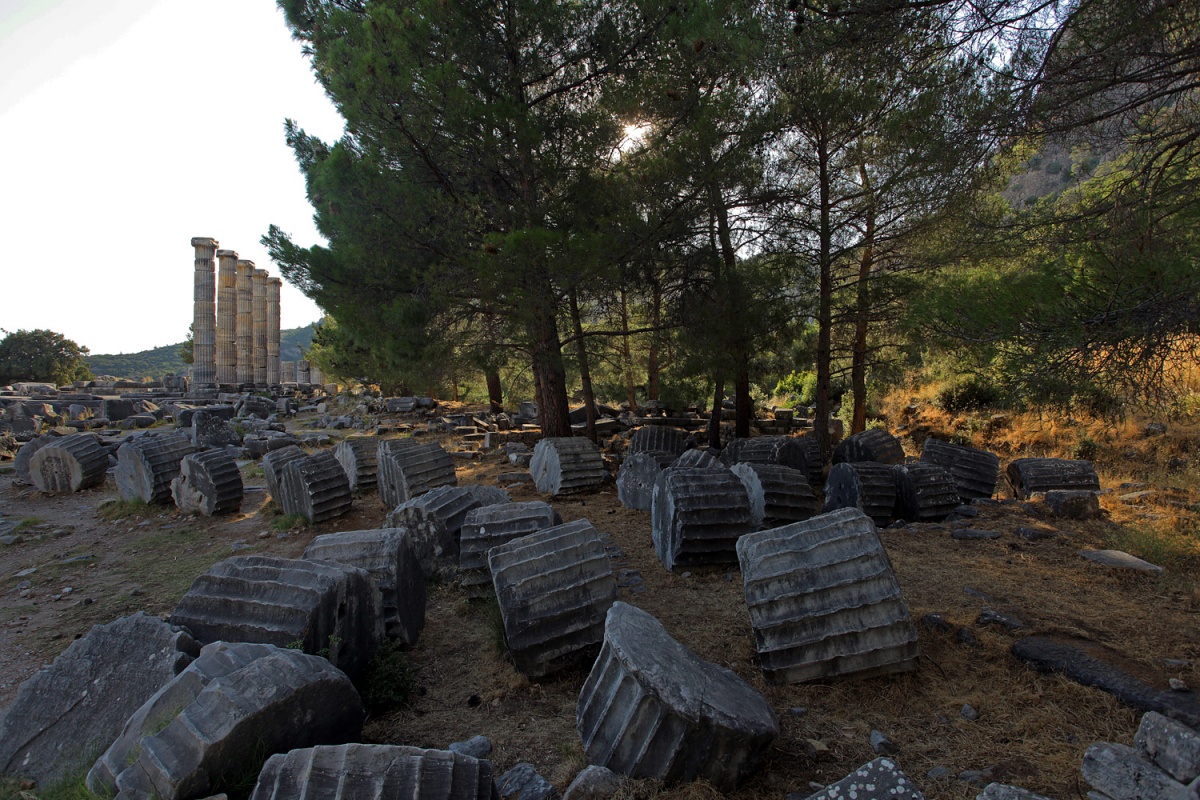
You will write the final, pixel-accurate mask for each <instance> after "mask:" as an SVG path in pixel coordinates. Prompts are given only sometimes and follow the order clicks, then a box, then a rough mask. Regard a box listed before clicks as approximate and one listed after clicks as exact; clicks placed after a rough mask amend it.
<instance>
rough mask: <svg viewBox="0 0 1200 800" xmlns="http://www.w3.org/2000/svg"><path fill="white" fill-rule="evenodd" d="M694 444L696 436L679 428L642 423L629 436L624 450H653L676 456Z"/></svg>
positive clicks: (630, 451) (632, 451)
mask: <svg viewBox="0 0 1200 800" xmlns="http://www.w3.org/2000/svg"><path fill="white" fill-rule="evenodd" d="M695 446H696V437H694V436H692V434H690V433H688V432H687V431H685V430H680V429H679V428H669V427H667V426H666V425H644V426H643V427H641V428H638V429H637V430H636V431H634V432H633V435H632V436H630V437H629V447H628V448H627V449H626V452H627V453H628V454H629V455H633V454H634V453H644V452H655V453H670V454H671V456H672V457H678V456H680V455H682V454H683V452H684V451H685V450H689V449H691V448H693V447H695Z"/></svg>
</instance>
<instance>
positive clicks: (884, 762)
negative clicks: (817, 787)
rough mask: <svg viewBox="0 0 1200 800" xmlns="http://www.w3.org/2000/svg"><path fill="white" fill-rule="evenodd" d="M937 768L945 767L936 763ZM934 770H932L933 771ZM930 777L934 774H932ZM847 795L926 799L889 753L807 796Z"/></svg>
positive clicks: (839, 799) (816, 799)
mask: <svg viewBox="0 0 1200 800" xmlns="http://www.w3.org/2000/svg"><path fill="white" fill-rule="evenodd" d="M934 769H941V767H935V768H934ZM930 772H932V770H931V771H930ZM930 777H933V776H932V775H930ZM844 798H859V799H860V800H868V799H870V798H880V799H881V800H882V798H888V800H925V795H923V794H921V790H920V789H918V788H917V787H916V785H915V784H914V783H913V782H912V781H911V780H909V778H908V776H907V775H905V774H904V773H903V772H901V771H900V765H899V764H897V763H896V761H895V760H894V759H891V758H888V757H886V756H885V757H882V758H877V759H875V760H874V761H870V762H868V763H866V764H863V765H862V766H861V767H859V768H858V769H856V770H854V772H851V773H850V774H849V775H847V776H846V777H844V778H842V779H841V780H840V781H838V782H837V783H832V784H830V785H829V786H826V787H825V788H824V789H822V790H821V791H819V792H817V793H815V794H811V795H809V796H808V798H807V800H844Z"/></svg>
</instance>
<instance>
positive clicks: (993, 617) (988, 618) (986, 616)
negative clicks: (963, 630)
mask: <svg viewBox="0 0 1200 800" xmlns="http://www.w3.org/2000/svg"><path fill="white" fill-rule="evenodd" d="M975 624H976V625H994V626H996V627H998V628H1003V629H1004V630H1006V631H1019V630H1021V629H1022V628H1024V627H1025V623H1024V622H1022V621H1021V620H1019V619H1017V618H1016V617H1014V616H1012V615H1011V614H1001V613H1000V612H999V611H995V610H993V609H990V608H985V609H983V610H982V611H980V612H979V616H978V617H977V618H976V619H975Z"/></svg>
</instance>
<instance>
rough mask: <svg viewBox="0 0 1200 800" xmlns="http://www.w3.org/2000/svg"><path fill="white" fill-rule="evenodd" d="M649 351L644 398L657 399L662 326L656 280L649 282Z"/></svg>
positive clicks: (659, 290)
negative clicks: (659, 346)
mask: <svg viewBox="0 0 1200 800" xmlns="http://www.w3.org/2000/svg"><path fill="white" fill-rule="evenodd" d="M650 291H651V295H650V327H652V328H654V331H653V332H652V333H651V334H650V350H649V353H648V355H647V358H646V397H647V398H649V399H650V400H657V399H658V371H659V365H658V335H659V333H658V331H659V327H660V326H661V325H662V287H661V286H659V283H658V281H657V280H652V281H651V282H650Z"/></svg>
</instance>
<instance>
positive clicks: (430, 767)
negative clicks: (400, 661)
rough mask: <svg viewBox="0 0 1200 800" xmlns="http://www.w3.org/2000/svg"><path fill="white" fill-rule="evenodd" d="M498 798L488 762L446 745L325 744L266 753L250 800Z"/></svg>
mask: <svg viewBox="0 0 1200 800" xmlns="http://www.w3.org/2000/svg"><path fill="white" fill-rule="evenodd" d="M393 798H404V800H493V798H496V799H497V800H498V798H499V795H498V794H497V793H496V787H495V784H494V783H493V781H492V763H491V762H490V761H488V760H486V759H476V758H472V757H471V756H466V755H462V754H460V753H452V752H449V751H446V750H422V749H420V748H417V747H400V746H395V745H385V744H343V745H336V746H333V745H325V746H319V747H310V748H304V749H299V750H293V751H291V752H290V753H287V754H279V755H274V756H271V757H270V758H269V759H267V763H266V764H265V765H264V766H263V769H262V772H261V773H259V776H258V783H257V784H256V785H255V787H254V794H252V795H251V796H250V800H393Z"/></svg>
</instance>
